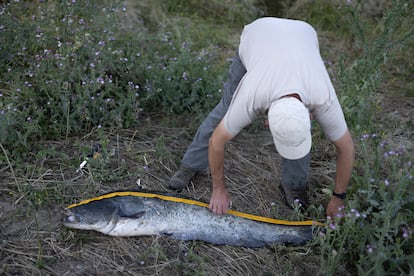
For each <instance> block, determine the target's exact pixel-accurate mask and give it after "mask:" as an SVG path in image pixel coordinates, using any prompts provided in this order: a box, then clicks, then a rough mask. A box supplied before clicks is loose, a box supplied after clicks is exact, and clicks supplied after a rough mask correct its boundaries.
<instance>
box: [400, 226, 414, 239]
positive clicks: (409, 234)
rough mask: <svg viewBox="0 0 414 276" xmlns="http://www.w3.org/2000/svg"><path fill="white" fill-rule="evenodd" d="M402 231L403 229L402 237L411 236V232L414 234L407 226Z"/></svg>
mask: <svg viewBox="0 0 414 276" xmlns="http://www.w3.org/2000/svg"><path fill="white" fill-rule="evenodd" d="M402 231H403V233H402V237H403V238H404V239H407V238H409V237H410V236H411V234H412V231H411V230H409V229H407V228H405V227H404V228H403V229H402Z"/></svg>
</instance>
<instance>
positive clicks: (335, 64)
mask: <svg viewBox="0 0 414 276" xmlns="http://www.w3.org/2000/svg"><path fill="white" fill-rule="evenodd" d="M267 2H269V1H257V2H253V1H216V0H214V1H211V0H210V1H190V0H174V1H160V0H157V1H128V2H124V3H116V4H113V3H107V2H105V1H97V2H93V3H92V2H90V3H86V4H85V3H81V2H80V1H68V2H67V3H60V2H59V1H50V2H47V3H43V2H39V3H37V2H30V1H28V2H19V1H14V2H11V3H8V4H1V12H0V31H1V35H0V47H1V49H0V50H1V51H0V52H1V55H0V58H1V61H2V64H4V65H5V66H3V67H2V68H1V69H0V76H1V77H0V116H1V117H0V146H1V148H0V273H1V274H5V275H12V274H13V275H15V274H19V275H20V274H22V275H23V274H35V275H41V274H42V275H43V274H50V275H89V274H94V275H95V274H119V273H123V274H127V275H128V274H130V275H153V274H160V275H171V274H173V275H177V274H185V275H253V274H254V275H257V274H260V275H292V274H293V275H309V274H327V275H334V274H335V275H336V274H339V275H354V274H362V275H365V274H370V275H371V274H375V275H377V274H378V275H381V274H410V273H413V269H414V268H413V267H412V264H413V263H414V255H413V249H412V248H413V231H414V215H413V212H414V206H413V202H414V198H413V193H412V192H413V186H412V183H413V179H412V177H413V164H412V161H413V160H412V156H413V152H414V145H413V131H414V129H413V124H412V119H411V118H413V117H414V114H413V110H414V109H413V107H414V99H413V97H412V96H413V91H414V90H413V88H414V87H413V85H414V84H413V79H412V73H413V68H414V67H413V60H414V58H413V51H412V49H413V46H414V42H413V39H412V38H413V31H412V28H411V26H412V23H413V18H412V16H410V14H412V12H413V7H412V3H410V2H409V1H379V2H378V3H380V4H381V5H379V6H378V5H372V6H370V4H369V3H371V2H372V1H364V4H363V5H359V4H358V3H357V1H345V2H342V1H306V0H297V1H279V2H278V1H273V2H272V1H270V2H271V3H272V5H270V4H269V3H270V2H269V3H267ZM276 2H277V4H276ZM374 2H375V1H374ZM378 3H377V4H378ZM262 15H277V16H284V17H290V18H296V19H303V20H306V21H308V22H310V23H311V24H312V25H314V26H315V28H316V29H317V30H318V33H319V36H320V47H321V52H322V55H323V57H324V60H325V62H326V65H327V68H328V70H329V72H330V75H331V76H332V79H333V81H334V83H335V87H336V88H337V92H338V95H339V97H340V99H341V102H342V104H343V106H344V111H345V113H346V116H347V120H348V122H349V125H350V128H351V132H352V133H353V135H354V141H355V143H356V146H357V159H356V162H355V167H354V173H353V177H352V181H351V188H350V191H349V198H348V207H347V208H346V209H345V210H344V211H343V218H342V222H341V223H339V221H331V222H329V226H328V227H327V228H326V229H325V230H326V232H325V234H324V235H322V234H321V235H318V237H316V238H315V240H314V241H312V242H311V243H309V244H307V245H305V246H302V247H292V246H285V245H274V246H272V247H269V248H261V249H248V248H237V247H230V246H213V245H210V244H206V243H203V242H198V241H194V242H182V241H174V240H171V239H168V238H161V237H139V238H114V237H107V236H104V235H100V234H98V233H92V232H86V231H72V230H69V229H66V228H64V227H63V226H62V224H61V219H62V214H63V208H64V207H65V206H67V205H68V204H70V203H73V202H75V201H78V200H81V199H84V198H88V197H92V196H95V195H98V194H102V193H105V192H109V191H113V190H118V189H135V188H137V187H138V186H142V187H144V188H146V189H150V190H158V191H166V188H165V184H166V183H167V181H168V179H169V177H171V175H172V174H173V173H174V171H175V170H176V169H177V167H178V165H179V161H180V158H181V156H182V154H183V152H184V151H185V149H186V147H187V146H188V144H189V143H190V142H191V139H192V136H193V134H194V131H195V128H196V127H197V124H198V123H199V122H200V120H201V119H202V118H203V117H204V116H205V114H206V113H207V112H208V111H209V110H210V109H211V108H212V107H213V106H214V104H215V103H216V102H217V100H218V99H219V98H220V93H221V89H222V88H221V87H222V83H223V81H224V79H225V72H226V68H227V66H228V64H229V59H230V58H231V57H232V54H233V51H234V48H235V46H237V43H238V36H239V34H240V31H241V30H242V26H243V25H244V24H246V23H248V22H250V21H251V20H253V19H254V18H257V17H260V16H262ZM313 136H314V137H313V138H314V141H315V142H314V146H313V149H312V161H311V174H310V178H309V184H310V188H309V194H310V198H311V201H312V203H313V204H312V207H311V208H310V209H309V210H307V211H306V212H302V213H300V212H295V211H293V210H291V209H289V208H288V207H286V206H284V204H283V199H282V196H281V194H280V191H279V189H278V184H279V181H280V175H279V171H280V169H279V166H280V157H279V156H278V154H277V153H276V151H275V149H274V146H273V144H272V138H271V136H270V133H269V132H268V130H267V129H266V128H265V127H264V125H263V123H262V122H261V121H259V122H257V123H255V124H254V125H253V126H251V127H249V128H248V129H247V130H246V131H243V132H242V133H241V134H240V135H239V136H237V137H236V138H235V139H234V141H232V142H230V143H229V145H228V147H227V149H226V164H225V170H226V181H227V184H228V186H229V190H230V193H231V195H232V200H233V208H234V209H235V210H238V211H242V212H248V213H253V214H258V215H262V216H269V217H274V218H282V219H293V220H302V219H317V220H324V221H325V219H326V218H325V215H324V207H325V204H326V203H327V200H328V199H329V195H330V190H331V187H332V184H333V179H334V176H335V165H334V164H335V163H334V161H335V155H334V151H333V147H332V145H330V144H329V143H328V142H327V141H326V139H325V138H324V137H323V136H322V135H321V133H320V131H319V129H318V128H316V129H315V132H314V134H313ZM96 143H99V144H101V145H102V156H101V157H100V158H98V159H96V160H89V162H88V163H87V165H86V166H85V167H84V168H83V169H82V170H81V171H77V169H78V168H79V164H80V163H81V162H82V161H83V160H84V158H85V157H86V156H87V155H88V154H89V153H90V151H91V148H93V146H94V144H96ZM210 186H211V182H210V177H209V175H208V174H207V173H205V174H200V175H198V176H197V177H196V178H195V179H194V181H192V183H191V185H190V186H189V187H188V188H187V189H186V190H185V191H183V193H184V194H185V195H187V196H190V197H193V198H196V199H199V200H203V201H208V200H209V197H210V192H211V187H210Z"/></svg>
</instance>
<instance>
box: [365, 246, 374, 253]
mask: <svg viewBox="0 0 414 276" xmlns="http://www.w3.org/2000/svg"><path fill="white" fill-rule="evenodd" d="M366 248H367V252H368V253H369V254H371V253H372V252H374V249H375V247H374V246H373V245H371V244H367V246H366Z"/></svg>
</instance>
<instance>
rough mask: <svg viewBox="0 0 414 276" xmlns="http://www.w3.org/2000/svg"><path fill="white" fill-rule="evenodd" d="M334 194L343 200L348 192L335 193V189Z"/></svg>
mask: <svg viewBox="0 0 414 276" xmlns="http://www.w3.org/2000/svg"><path fill="white" fill-rule="evenodd" d="M332 195H333V196H335V197H337V198H340V199H342V200H344V199H345V198H346V193H335V191H333V192H332Z"/></svg>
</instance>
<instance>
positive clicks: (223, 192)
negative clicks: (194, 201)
mask: <svg viewBox="0 0 414 276" xmlns="http://www.w3.org/2000/svg"><path fill="white" fill-rule="evenodd" d="M229 207H230V195H229V193H228V191H227V189H226V188H224V189H221V188H215V189H213V193H212V195H211V199H210V206H209V209H210V210H211V211H212V212H214V213H215V214H218V215H224V214H225V213H227V210H228V209H229Z"/></svg>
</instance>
